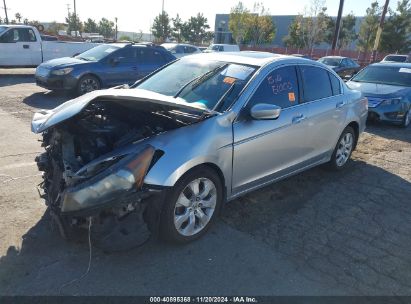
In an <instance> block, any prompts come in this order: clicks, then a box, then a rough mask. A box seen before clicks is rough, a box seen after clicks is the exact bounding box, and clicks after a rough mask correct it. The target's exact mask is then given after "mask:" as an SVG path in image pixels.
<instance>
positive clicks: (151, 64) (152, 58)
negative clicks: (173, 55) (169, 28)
mask: <svg viewBox="0 0 411 304" xmlns="http://www.w3.org/2000/svg"><path fill="white" fill-rule="evenodd" d="M137 62H138V63H137V71H138V78H137V79H140V78H143V77H145V76H147V75H148V74H150V73H152V72H154V71H155V70H157V69H158V68H160V67H161V66H163V65H164V64H165V63H166V59H165V57H164V55H163V54H162V53H161V52H160V51H159V50H156V49H152V48H142V47H141V48H138V53H137ZM137 79H136V80H137Z"/></svg>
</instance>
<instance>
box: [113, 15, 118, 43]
mask: <svg viewBox="0 0 411 304" xmlns="http://www.w3.org/2000/svg"><path fill="white" fill-rule="evenodd" d="M114 20H116V36H115V37H114V40H115V41H116V42H117V39H118V38H117V33H118V28H117V17H115V18H114Z"/></svg>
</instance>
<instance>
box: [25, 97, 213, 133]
mask: <svg viewBox="0 0 411 304" xmlns="http://www.w3.org/2000/svg"><path fill="white" fill-rule="evenodd" d="M100 97H101V98H109V99H114V100H115V99H123V100H129V101H130V102H138V103H142V104H144V106H145V107H147V108H152V109H153V110H180V111H184V110H188V111H191V112H197V113H198V114H205V113H209V114H211V113H213V112H212V111H210V110H208V109H206V108H204V107H202V106H201V104H190V103H187V102H185V101H184V100H183V99H181V98H174V97H171V96H166V95H162V94H158V93H154V92H151V91H147V90H142V89H108V90H98V91H93V92H90V93H88V94H85V95H83V96H80V97H78V98H75V99H72V100H69V101H67V102H65V103H63V104H62V105H60V106H58V107H56V108H54V109H52V110H40V111H38V112H37V113H35V114H34V117H33V120H32V122H31V130H32V132H34V133H41V132H43V131H45V130H47V129H48V128H50V127H52V126H55V125H57V124H59V123H61V122H63V121H65V120H67V119H69V118H71V117H73V116H75V115H77V114H78V113H80V112H81V111H82V110H83V109H84V108H85V107H86V106H87V105H88V104H90V103H91V102H92V101H93V100H95V99H96V98H100Z"/></svg>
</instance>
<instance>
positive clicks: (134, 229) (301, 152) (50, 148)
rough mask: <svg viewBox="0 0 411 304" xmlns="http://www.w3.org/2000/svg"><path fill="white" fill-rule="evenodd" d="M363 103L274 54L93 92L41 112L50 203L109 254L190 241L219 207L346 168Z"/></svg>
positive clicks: (178, 64)
mask: <svg viewBox="0 0 411 304" xmlns="http://www.w3.org/2000/svg"><path fill="white" fill-rule="evenodd" d="M366 118H367V100H366V98H363V97H362V95H361V93H359V92H357V91H353V90H350V89H349V88H348V87H347V86H346V85H345V84H344V82H343V81H342V80H341V79H340V78H339V77H338V76H337V74H336V73H335V72H334V71H332V70H331V69H329V68H327V67H326V66H324V65H322V64H320V63H317V62H314V61H311V60H306V59H302V58H296V57H291V56H280V55H275V54H270V53H259V52H237V53H210V54H198V55H193V56H189V57H185V58H182V59H180V60H177V61H175V62H174V63H171V64H169V65H167V66H165V67H163V68H162V69H160V70H158V71H156V72H155V73H153V74H152V75H149V76H148V77H146V78H145V79H143V80H141V81H139V82H137V83H136V84H135V85H134V86H133V87H131V88H128V87H126V86H125V87H118V88H113V89H109V90H102V91H96V92H92V93H89V94H86V95H84V96H81V97H79V98H77V99H74V100H71V101H68V102H66V103H65V104H63V105H61V106H59V107H58V108H56V109H53V110H42V111H40V112H38V113H36V114H35V116H34V118H33V122H32V130H33V131H34V132H36V133H42V134H43V146H44V147H46V152H45V153H43V154H42V155H40V156H39V157H37V163H38V166H39V169H40V170H42V171H44V183H43V188H44V197H45V200H46V204H47V205H48V206H49V210H50V211H51V212H52V214H53V218H54V219H55V220H56V221H58V223H59V226H58V227H61V230H62V234H63V235H64V236H68V235H70V233H71V231H72V229H73V228H78V227H80V228H81V227H82V228H88V229H89V231H91V233H92V236H93V237H94V238H95V239H96V240H97V241H98V243H99V244H101V245H103V246H106V247H107V246H108V247H111V248H115V249H118V248H120V247H121V245H120V243H121V241H122V242H123V243H124V241H125V243H127V244H128V245H129V246H135V245H138V244H142V243H144V242H145V241H146V240H147V239H148V238H149V237H150V236H153V235H157V233H156V232H157V231H159V232H160V234H161V235H162V236H163V237H164V238H165V239H167V240H170V241H175V242H187V241H191V240H194V239H197V238H198V237H200V236H201V235H203V234H204V233H205V232H206V231H207V229H208V228H209V226H210V225H211V223H212V222H213V220H214V219H215V218H216V216H217V215H218V213H219V211H220V209H221V206H222V205H223V204H224V203H226V202H229V201H231V200H233V199H235V198H237V197H239V196H241V195H244V194H246V193H248V192H250V191H253V190H255V189H258V188H260V187H263V186H265V185H267V184H269V183H272V182H275V181H278V180H280V179H283V178H286V177H289V176H291V175H294V174H297V173H299V172H301V171H303V170H307V169H309V168H312V167H314V166H317V165H320V164H323V163H328V166H329V167H331V168H333V169H336V170H340V169H342V168H344V167H345V166H346V164H347V162H348V160H349V158H350V155H351V153H352V151H353V150H354V149H355V146H356V143H357V140H358V137H359V135H360V133H361V132H362V131H363V130H364V128H365V121H366Z"/></svg>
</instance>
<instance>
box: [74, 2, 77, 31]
mask: <svg viewBox="0 0 411 304" xmlns="http://www.w3.org/2000/svg"><path fill="white" fill-rule="evenodd" d="M74 33H75V36H76V37H77V10H76V0H74Z"/></svg>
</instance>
